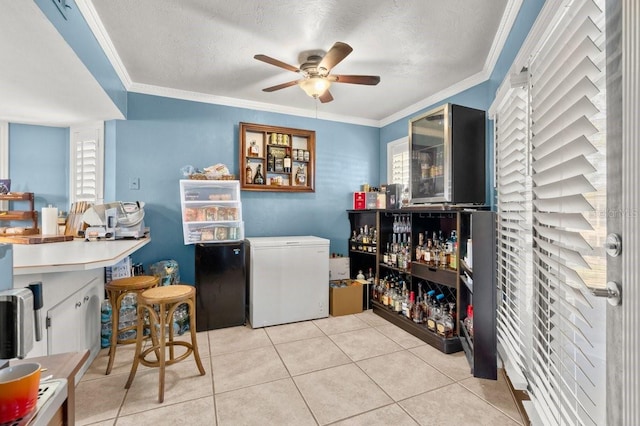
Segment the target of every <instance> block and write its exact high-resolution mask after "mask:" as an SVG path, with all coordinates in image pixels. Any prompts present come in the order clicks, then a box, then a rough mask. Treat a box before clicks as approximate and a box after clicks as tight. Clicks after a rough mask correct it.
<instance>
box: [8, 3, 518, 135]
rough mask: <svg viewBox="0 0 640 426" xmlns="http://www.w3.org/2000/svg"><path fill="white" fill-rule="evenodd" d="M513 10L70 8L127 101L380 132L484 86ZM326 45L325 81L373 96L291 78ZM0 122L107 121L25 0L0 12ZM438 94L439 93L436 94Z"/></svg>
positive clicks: (97, 97)
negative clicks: (328, 74) (303, 118)
mask: <svg viewBox="0 0 640 426" xmlns="http://www.w3.org/2000/svg"><path fill="white" fill-rule="evenodd" d="M520 2H521V0H473V1H469V0H340V1H338V0H305V1H299V0H277V1H275V0H273V1H266V0H225V1H222V0H109V1H104V0H100V1H98V0H75V3H76V5H77V7H78V8H79V10H80V12H81V13H82V14H83V15H84V17H85V19H86V21H87V23H88V24H89V27H90V28H91V29H92V31H93V32H94V34H95V35H96V38H97V40H98V42H99V43H100V44H101V45H102V47H103V49H104V50H105V53H106V55H107V57H108V58H109V59H110V60H111V62H112V64H113V65H114V68H115V69H116V72H117V73H118V75H119V76H120V78H121V80H122V82H123V84H124V86H125V88H126V89H127V90H128V91H132V92H141V93H151V94H158V95H164V96H173V97H180V98H185V99H193V100H198V101H203V102H212V103H220V104H224V105H232V106H241V107H248V108H252V109H258V110H270V111H276V112H284V113H289V114H297V115H307V116H317V117H320V118H327V119H332V120H338V121H347V122H354V123H361V124H367V125H374V126H375V125H384V124H386V123H388V122H391V121H393V119H395V118H401V117H404V116H407V115H409V114H412V113H413V112H415V111H418V110H419V109H421V108H424V107H426V106H428V105H430V104H432V103H435V102H438V101H440V100H441V99H442V98H443V97H445V96H448V95H451V94H453V93H455V92H454V90H456V91H459V90H464V89H465V88H467V87H470V86H471V85H473V84H477V83H479V82H482V81H484V80H486V79H487V78H488V76H489V73H490V72H491V70H492V67H493V64H494V63H495V61H496V59H497V53H499V52H500V50H501V49H502V43H504V40H505V38H506V36H507V34H508V32H509V31H510V29H511V25H512V23H513V20H514V19H515V16H516V14H517V9H518V8H519V5H520ZM336 41H341V42H345V43H348V44H349V45H351V46H352V47H353V52H352V53H351V54H350V55H349V56H347V57H346V59H345V60H344V61H342V62H341V63H339V64H338V65H337V66H336V67H335V68H334V69H333V70H332V72H333V73H336V74H369V75H378V76H380V79H381V81H380V83H379V84H378V85H377V86H361V85H353V84H333V85H332V87H331V93H332V95H333V97H334V99H335V100H334V101H333V102H330V103H325V104H322V103H320V102H318V101H315V100H314V99H312V98H310V97H308V96H307V95H305V93H304V92H303V91H302V90H301V89H300V88H299V87H297V86H292V87H288V88H286V89H282V90H279V91H276V92H272V93H266V92H263V91H262V89H263V88H265V87H269V86H273V85H276V84H280V83H284V82H287V81H291V80H297V79H298V78H299V75H298V74H296V73H293V72H290V71H287V70H284V69H282V68H278V67H275V66H273V65H269V64H266V63H264V62H260V61H257V60H255V59H253V56H254V55H256V54H264V55H268V56H271V57H273V58H276V59H279V60H281V61H283V62H286V63H288V64H291V65H293V66H296V67H297V66H299V65H300V64H301V63H302V62H303V61H304V60H305V58H306V56H307V54H308V53H309V52H318V51H320V52H322V51H326V50H328V49H329V48H330V47H331V46H332V45H333V44H334V43H335V42H336ZM0 57H2V61H1V64H0V93H1V96H0V120H7V121H10V122H22V123H34V124H50V125H60V126H65V125H70V124H73V123H81V122H85V121H89V120H100V119H103V120H109V119H113V118H122V116H121V113H120V111H119V110H118V109H117V108H116V107H115V106H114V104H113V103H112V102H111V100H110V99H109V98H108V96H106V94H105V92H104V90H103V89H102V88H101V87H100V86H99V84H98V83H97V82H96V81H95V79H94V78H93V77H92V76H91V74H90V72H89V71H88V70H87V68H86V67H85V66H84V64H82V62H81V61H80V60H79V59H78V58H77V57H76V56H75V54H74V53H73V50H72V49H71V48H70V47H69V46H68V44H67V43H66V42H65V41H64V39H63V38H62V36H60V34H59V33H58V32H57V30H56V29H55V28H54V27H53V25H52V24H51V22H49V20H48V19H47V18H46V17H45V16H44V14H43V13H42V12H41V11H40V9H39V8H38V7H37V6H36V4H35V2H34V1H27V0H20V1H11V2H7V5H6V7H5V10H4V11H3V13H2V14H0ZM443 91H444V92H443Z"/></svg>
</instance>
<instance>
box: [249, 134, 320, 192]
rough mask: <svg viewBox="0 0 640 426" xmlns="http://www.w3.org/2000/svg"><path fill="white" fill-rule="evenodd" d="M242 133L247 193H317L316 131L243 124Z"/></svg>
mask: <svg viewBox="0 0 640 426" xmlns="http://www.w3.org/2000/svg"><path fill="white" fill-rule="evenodd" d="M239 134H240V147H239V152H240V170H239V172H240V185H241V189H242V190H243V191H279V192H314V190H315V187H314V182H315V162H316V150H315V147H316V134H315V132H314V131H312V130H302V129H292V128H288V127H276V126H268V125H262V124H251V123H240V126H239Z"/></svg>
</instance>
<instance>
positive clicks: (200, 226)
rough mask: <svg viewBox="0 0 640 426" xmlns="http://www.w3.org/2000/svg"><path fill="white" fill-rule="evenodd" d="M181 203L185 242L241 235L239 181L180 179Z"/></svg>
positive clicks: (212, 240) (238, 238)
mask: <svg viewBox="0 0 640 426" xmlns="http://www.w3.org/2000/svg"><path fill="white" fill-rule="evenodd" d="M180 204H181V206H182V233H183V236H184V243H185V244H196V243H213V242H223V241H224V242H229V241H242V240H243V239H244V222H243V221H242V203H241V202H240V182H239V181H237V180H199V179H183V180H181V181H180Z"/></svg>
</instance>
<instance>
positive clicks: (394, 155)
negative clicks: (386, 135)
mask: <svg viewBox="0 0 640 426" xmlns="http://www.w3.org/2000/svg"><path fill="white" fill-rule="evenodd" d="M387 147H388V148H387V156H388V163H389V164H388V167H389V169H388V170H389V173H388V176H387V179H388V182H389V183H398V184H401V185H403V186H404V187H405V188H406V187H408V186H409V167H410V164H409V141H408V139H407V138H402V139H398V140H396V141H393V142H391V143H389V144H388V145H387Z"/></svg>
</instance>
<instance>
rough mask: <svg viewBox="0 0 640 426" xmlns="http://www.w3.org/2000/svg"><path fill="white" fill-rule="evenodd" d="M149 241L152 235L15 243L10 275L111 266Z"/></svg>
mask: <svg viewBox="0 0 640 426" xmlns="http://www.w3.org/2000/svg"><path fill="white" fill-rule="evenodd" d="M150 241H151V238H141V239H139V240H116V241H85V240H83V239H75V240H73V241H65V242H61V243H45V244H14V245H13V274H14V275H25V274H44V273H49V272H71V271H87V270H90V269H95V268H103V267H105V266H112V265H114V264H116V263H118V262H119V261H121V260H122V259H124V258H125V257H127V256H129V255H130V254H132V253H133V252H135V251H136V250H138V249H140V248H141V247H143V246H145V245H147V244H149V242H150Z"/></svg>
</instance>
